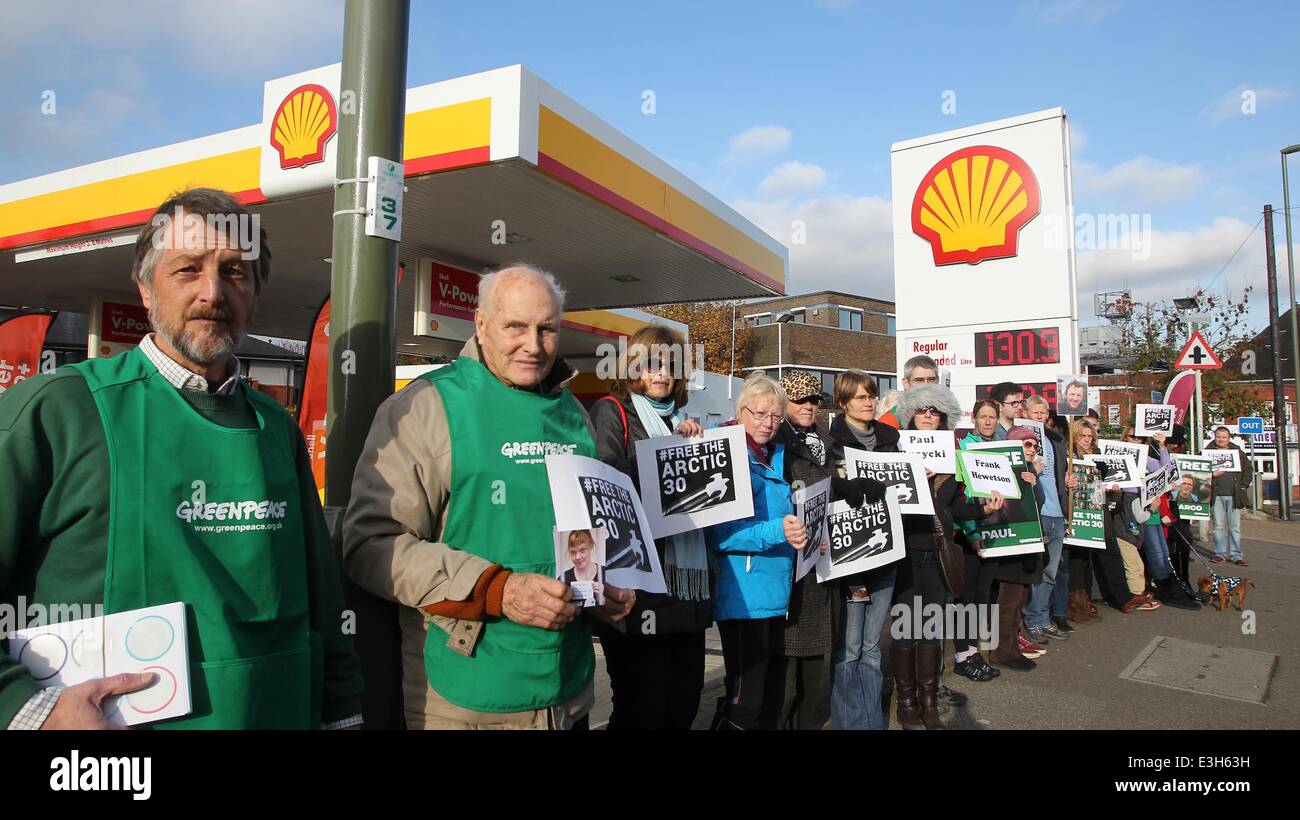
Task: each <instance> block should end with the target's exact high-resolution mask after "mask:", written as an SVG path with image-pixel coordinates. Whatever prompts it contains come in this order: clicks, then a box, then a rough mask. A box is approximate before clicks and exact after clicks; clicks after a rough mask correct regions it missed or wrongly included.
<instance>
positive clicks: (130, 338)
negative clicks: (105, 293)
mask: <svg viewBox="0 0 1300 820" xmlns="http://www.w3.org/2000/svg"><path fill="white" fill-rule="evenodd" d="M103 304H104V306H103V312H102V313H101V314H100V317H101V318H100V325H99V338H100V339H101V340H102V341H105V342H112V343H114V344H126V345H138V344H140V342H141V340H143V339H144V337H145V336H146V335H147V334H148V333H149V331H150V330H152V328H151V327H150V325H149V311H148V310H146V309H145V308H144V307H143V306H142V305H128V304H124V303H122V302H104V303H103Z"/></svg>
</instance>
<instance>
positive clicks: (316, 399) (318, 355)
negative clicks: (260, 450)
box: [298, 299, 330, 503]
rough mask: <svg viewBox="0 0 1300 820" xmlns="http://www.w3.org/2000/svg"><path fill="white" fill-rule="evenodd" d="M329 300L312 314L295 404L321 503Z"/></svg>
mask: <svg viewBox="0 0 1300 820" xmlns="http://www.w3.org/2000/svg"><path fill="white" fill-rule="evenodd" d="M329 360H330V300H329V299H326V300H325V301H324V303H323V304H321V306H320V310H319V311H317V312H316V321H315V323H313V324H312V329H311V340H310V341H309V342H308V343H307V372H306V375H305V376H304V378H303V384H302V400H301V401H300V402H299V403H298V426H299V427H300V428H302V434H303V436H304V437H305V438H306V439H307V455H308V457H309V458H310V459H311V474H312V478H314V479H315V480H316V490H317V492H319V493H320V496H321V502H322V503H324V500H325V414H326V412H327V411H328V409H329Z"/></svg>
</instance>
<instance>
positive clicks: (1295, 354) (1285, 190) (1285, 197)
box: [1282, 144, 1300, 421]
mask: <svg viewBox="0 0 1300 820" xmlns="http://www.w3.org/2000/svg"><path fill="white" fill-rule="evenodd" d="M1296 152H1300V144H1297V145H1288V146H1287V147H1286V148H1283V149H1282V219H1283V222H1282V224H1283V225H1285V226H1286V279H1287V284H1288V285H1289V286H1290V290H1291V307H1290V310H1291V380H1292V381H1295V379H1296V372H1297V364H1300V336H1298V335H1297V334H1296V315H1295V260H1293V259H1292V258H1291V191H1290V189H1289V186H1288V185H1287V174H1286V157H1287V154H1294V153H1296ZM1283 421H1285V419H1284V420H1283Z"/></svg>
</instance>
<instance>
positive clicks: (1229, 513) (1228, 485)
mask: <svg viewBox="0 0 1300 820" xmlns="http://www.w3.org/2000/svg"><path fill="white" fill-rule="evenodd" d="M1205 449H1206V451H1207V452H1206V455H1213V454H1212V453H1210V452H1208V451H1210V450H1236V451H1237V463H1238V464H1239V465H1241V470H1240V471H1238V472H1235V473H1234V472H1230V471H1227V470H1215V471H1214V477H1213V478H1212V479H1211V481H1210V498H1211V503H1212V507H1211V508H1210V509H1211V512H1210V517H1211V518H1212V519H1213V521H1214V558H1213V559H1212V560H1213V561H1214V562H1215V563H1216V564H1221V563H1223V561H1225V560H1228V561H1231V562H1232V563H1234V564H1236V565H1237V566H1241V567H1244V566H1246V556H1245V555H1244V554H1243V553H1242V551H1241V510H1242V508H1244V507H1245V506H1246V505H1247V504H1249V503H1250V497H1249V495H1248V493H1249V492H1250V482H1251V480H1252V479H1253V477H1254V475H1253V468H1252V465H1251V463H1250V459H1249V458H1247V456H1246V454H1245V453H1244V452H1242V450H1241V448H1240V447H1238V446H1237V445H1235V444H1233V443H1232V438H1231V434H1230V433H1229V432H1228V428H1227V427H1223V426H1219V427H1216V428H1215V430H1214V444H1212V445H1210V446H1209V447H1207V448H1205ZM1225 531H1226V536H1227V537H1226V538H1225ZM1225 541H1226V542H1227V543H1225Z"/></svg>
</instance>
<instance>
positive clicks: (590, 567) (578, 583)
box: [555, 527, 606, 607]
mask: <svg viewBox="0 0 1300 820" xmlns="http://www.w3.org/2000/svg"><path fill="white" fill-rule="evenodd" d="M605 539H606V532H605V528H604V527H594V528H592V529H589V530H562V529H560V528H559V527H556V528H555V577H556V578H558V579H560V580H561V581H564V582H565V583H566V584H568V585H569V587H570V588H571V589H572V590H573V599H572V602H573V604H574V605H576V606H581V607H588V606H602V605H604V603H605V563H606V562H605Z"/></svg>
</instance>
